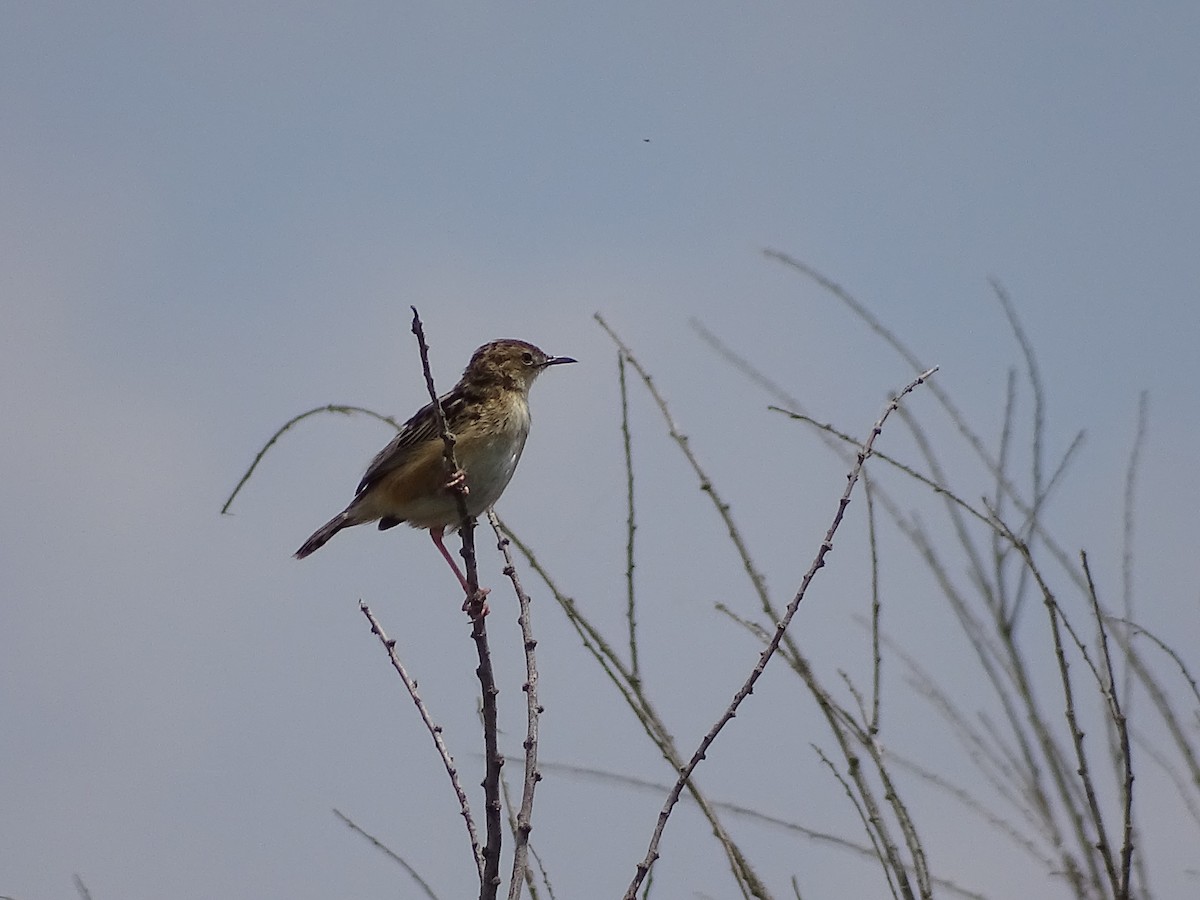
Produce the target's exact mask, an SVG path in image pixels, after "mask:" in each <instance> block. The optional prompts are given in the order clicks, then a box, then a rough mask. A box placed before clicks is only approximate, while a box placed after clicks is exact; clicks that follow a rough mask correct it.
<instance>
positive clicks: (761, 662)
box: [602, 323, 937, 900]
mask: <svg viewBox="0 0 1200 900" xmlns="http://www.w3.org/2000/svg"><path fill="white" fill-rule="evenodd" d="M602 324H603V323H602ZM606 327H607V326H606ZM613 337H614V340H616V336H615V335H614V336H613ZM936 371H937V367H936V366H935V367H934V368H932V369H929V370H927V371H925V372H923V373H922V374H921V375H919V376H917V378H916V379H914V380H913V381H911V382H910V383H909V384H908V385H907V386H906V387H905V388H904V390H902V391H901V392H900V393H899V394H897V395H896V396H895V397H893V398H892V401H891V402H890V403H889V404H888V405H887V408H886V409H885V410H884V412H883V415H881V416H880V417H879V420H878V421H877V422H876V423H875V425H874V427H873V428H872V429H871V434H870V435H869V436H868V437H867V439H866V441H865V442H864V443H863V445H862V447H861V449H860V450H859V452H858V459H857V461H856V462H855V464H854V467H853V468H852V469H851V470H850V473H849V475H847V478H846V482H847V483H846V488H845V491H844V492H843V493H842V497H841V500H840V501H839V502H838V508H837V512H836V513H835V514H834V517H833V522H832V523H831V524H830V526H829V530H828V531H827V532H826V533H825V539H824V540H823V541H822V542H821V546H820V548H819V549H818V551H817V555H816V557H815V558H814V559H813V562H812V565H811V566H809V569H808V571H807V572H805V573H804V577H803V579H801V582H800V588H799V589H798V590H797V591H796V595H795V596H794V597H793V598H792V602H791V603H789V604H788V607H787V611H786V612H785V613H784V616H783V618H782V619H781V620H780V622H779V623H778V625H777V626H776V628H775V633H774V634H773V635H772V637H771V640H770V642H769V643H768V644H767V646H766V648H765V649H764V650H763V651H762V652H761V653H760V654H759V658H758V662H757V663H755V666H754V668H753V669H752V670H751V672H750V675H749V677H748V678H747V679H746V681H745V682H744V683H743V684H742V686H741V687H740V688H739V689H738V691H737V693H736V694H734V696H733V701H732V702H731V703H730V704H729V706H728V707H727V708H726V709H725V711H724V712H723V713H722V714H721V716H720V718H718V719H717V721H716V723H715V724H714V725H713V727H712V728H711V729H710V730H709V732H708V734H706V735H705V736H704V738H703V739H702V740H701V741H700V746H699V747H697V748H696V752H695V753H693V754H692V758H691V759H690V760H688V762H687V764H686V765H685V766H684V767H683V769H682V770H681V771H680V774H679V778H678V779H677V780H676V782H675V785H674V787H673V788H672V789H671V793H670V794H669V795H668V796H667V800H666V803H665V804H664V805H663V808H662V811H661V812H660V813H659V815H658V824H657V825H656V826H655V829H654V833H653V835H652V837H651V839H650V846H649V848H648V849H647V851H646V856H645V858H644V859H643V860H642V861H641V862H639V863H638V865H637V872H636V873H635V875H634V877H633V880H632V881H631V882H630V884H629V887H628V888H627V889H626V891H625V900H635V898H636V897H637V891H638V888H639V887H640V886H641V883H642V881H643V880H644V879H645V877H646V874H647V873H648V872H649V871H650V868H651V866H653V865H654V862H655V860H657V859H658V856H659V853H658V845H659V842H660V841H661V839H662V835H663V831H664V829H665V828H666V825H667V820H668V819H669V818H670V816H671V811H672V809H673V808H674V807H675V804H676V803H677V802H678V800H679V795H680V794H681V793H682V791H683V788H684V786H685V785H686V784H687V782H688V781H689V779H690V778H691V776H692V772H693V771H695V769H696V766H697V765H699V764H700V761H701V760H702V759H704V756H705V753H706V752H707V751H708V748H709V747H710V746H712V743H713V741H714V740H716V738H717V735H718V734H720V732H721V730H722V729H723V728H724V727H725V725H726V724H727V723H728V722H729V721H730V720H731V719H732V718H733V717H734V716H735V715H736V714H737V710H738V707H739V706H741V704H742V701H743V700H745V699H746V697H748V696H749V695H750V693H751V692H752V691H753V690H754V685H755V683H756V682H757V681H758V679H759V677H760V676H761V675H762V673H763V672H764V671H765V670H766V666H767V663H768V662H769V661H770V659H771V657H772V656H774V654H775V651H776V649H777V648H778V647H779V643H780V641H782V640H783V635H784V632H785V631H787V627H788V625H789V624H791V621H792V617H793V616H794V615H795V614H796V611H797V610H798V609H799V608H800V603H801V601H802V600H803V599H804V596H805V594H806V593H807V592H808V586H809V584H811V583H812V580H813V578H814V577H815V576H816V574H817V572H818V571H819V570H820V569H821V567H822V566H824V565H825V556H826V555H827V554H828V553H829V551H830V550H832V549H833V537H834V535H835V534H836V532H837V529H838V527H839V526H840V525H841V522H842V518H843V516H844V515H845V512H846V507H847V506H848V505H849V504H850V495H851V493H852V492H853V490H854V485H855V484H856V483H857V482H858V478H859V476H860V474H861V473H862V467H863V465H864V463H866V461H867V458H868V457H869V456H870V455H871V448H872V447H873V446H874V444H875V439H876V438H877V437H878V436H879V434H880V433H881V432H882V431H883V424H884V422H885V421H886V420H887V418H888V416H889V415H891V413H892V412H893V411H894V410H896V409H898V408H899V406H900V400H901V398H902V397H904V396H906V395H907V394H908V393H909V392H910V391H913V390H915V389H916V388H917V386H918V385H920V384H923V383H924V382H925V380H926V379H928V378H929V377H930V376H932V375H933V373H934V372H936Z"/></svg>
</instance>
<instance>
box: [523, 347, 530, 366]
mask: <svg viewBox="0 0 1200 900" xmlns="http://www.w3.org/2000/svg"><path fill="white" fill-rule="evenodd" d="M521 362H523V363H525V365H527V366H532V365H533V354H532V353H530V352H529V351H528V350H526V351H525V352H524V353H522V354H521Z"/></svg>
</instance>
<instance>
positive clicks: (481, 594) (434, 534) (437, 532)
mask: <svg viewBox="0 0 1200 900" xmlns="http://www.w3.org/2000/svg"><path fill="white" fill-rule="evenodd" d="M445 534H446V529H445V528H442V527H441V526H438V527H437V528H430V529H429V536H430V537H431V538H433V544H434V546H435V547H437V548H438V552H439V553H441V554H442V559H444V560H446V562H447V563H449V565H450V568H451V569H452V570H453V571H454V576H455V577H456V578H457V579H458V583H459V584H461V585H462V589H463V593H464V594H466V595H467V599H466V600H465V601H463V611H464V612H467V611H469V608H470V606H471V605H472V603H474V602H479V603H482V604H483V615H485V616H486V615H487V614H488V607H487V603H486V602H485V601H484V598H485V597H486V596H487V595H488V594H489V593H491V592H490V591H489V590H488V589H487V588H478V589H477V591H478V593H476V594H474V595H473V594H472V593H471V586H470V585H469V584H467V579H466V578H465V577H464V576H463V573H462V570H461V569H460V568H459V567H458V563H456V562H455V561H454V557H453V556H451V555H450V551H449V550H447V549H446V543H445V541H444V540H442V538H443V537H444V536H445Z"/></svg>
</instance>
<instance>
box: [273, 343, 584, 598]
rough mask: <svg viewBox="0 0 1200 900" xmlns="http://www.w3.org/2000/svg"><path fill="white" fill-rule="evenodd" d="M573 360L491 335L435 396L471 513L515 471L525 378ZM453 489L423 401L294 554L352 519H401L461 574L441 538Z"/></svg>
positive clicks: (525, 425) (454, 513) (524, 418)
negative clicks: (344, 501)
mask: <svg viewBox="0 0 1200 900" xmlns="http://www.w3.org/2000/svg"><path fill="white" fill-rule="evenodd" d="M573 362H575V360H573V359H571V358H569V357H565V356H558V357H553V356H548V355H547V354H546V353H544V352H543V351H541V350H539V349H538V348H537V347H535V346H534V345H533V344H529V343H526V342H525V341H517V340H499V341H492V342H491V343H488V344H484V345H483V346H482V347H480V348H479V349H478V350H476V351H475V353H474V354H473V355H472V357H471V361H470V363H469V364H468V365H467V368H466V370H465V371H464V372H463V376H462V378H461V379H460V380H459V382H458V384H456V385H455V386H454V388H453V389H452V390H450V391H449V392H448V393H446V394H444V395H443V396H442V397H441V398H440V400H441V404H442V409H443V411H444V414H445V416H446V422H447V425H448V426H449V429H450V431H451V432H453V434H454V435H455V437H456V443H455V454H456V456H457V458H458V464H459V467H460V468H461V470H462V472H463V473H464V474H465V478H466V485H467V489H468V492H467V496H466V503H467V512H468V514H469V515H470V516H471V517H472V518H474V517H475V516H478V515H480V514H481V513H483V512H484V511H486V510H487V509H489V508H490V507H491V506H492V505H493V504H494V503H495V502H496V501H497V500H499V499H500V495H501V494H503V493H504V489H505V488H506V487H508V483H509V481H510V480H511V479H512V476H513V472H515V471H516V468H517V462H518V461H519V460H520V458H521V451H522V450H524V449H525V439H526V438H527V437H528V436H529V423H530V418H529V388H530V386H531V385H532V384H533V382H534V381H535V380H536V379H537V376H538V375H540V374H541V373H542V372H543V371H544V370H545V369H546V368H547V367H549V366H553V365H559V364H562V363H573ZM455 493H456V492H455V490H454V489H453V488H451V487H449V486H448V479H447V475H446V467H445V460H444V457H443V443H442V438H441V433H440V432H439V430H438V421H437V415H436V413H435V412H434V408H433V404H432V403H428V404H426V405H425V406H423V407H422V408H421V409H420V410H418V412H417V413H416V415H414V416H413V417H412V418H411V419H409V420H408V421H407V422H405V423H404V426H403V427H402V428H401V429H400V433H399V434H397V435H396V437H395V438H393V439H392V441H391V443H389V444H388V445H387V446H386V447H384V448H383V450H381V451H380V452H379V453H378V454H377V455H376V457H375V459H373V460H372V461H371V464H370V465H369V466H368V467H367V471H366V473H365V474H364V475H363V477H362V481H360V482H359V485H358V490H357V491H355V496H354V499H353V500H351V501H350V505H349V506H347V507H346V508H345V509H344V510H342V511H341V512H340V513H338V514H337V515H336V516H334V517H333V518H332V519H330V520H329V521H328V522H326V523H325V524H324V525H322V526H321V527H320V528H319V529H317V531H316V532H314V533H313V535H312V537H310V538H309V539H308V540H307V541H305V542H304V545H303V546H302V547H301V548H300V549H299V550H297V551H296V558H297V559H303V558H304V557H306V556H308V555H309V554H311V553H313V552H314V551H316V550H318V549H320V548H321V547H322V546H323V545H324V544H325V542H326V541H328V540H329V539H330V538H331V537H333V536H334V535H335V534H337V533H338V532H339V531H341V530H342V529H343V528H349V527H350V526H352V525H361V524H363V523H364V522H374V521H378V522H379V528H380V529H381V530H382V529H387V528H392V527H394V526H396V525H399V524H401V523H404V522H407V523H408V524H409V525H411V526H412V527H414V528H428V529H429V531H430V535H431V536H432V537H433V541H434V543H435V544H436V545H437V546H438V549H439V550H440V551H441V553H442V555H443V556H444V557H445V558H446V560H447V562H449V563H450V565H451V567H452V568H454V570H455V574H456V575H458V577H459V580H460V581H463V577H462V574H461V572H459V571H458V566H457V565H456V564H455V562H454V560H453V559H452V558H451V557H450V555H449V553H447V552H446V548H445V545H444V544H443V543H442V535H443V533H444V532H445V530H446V529H447V528H454V527H457V525H458V524H459V522H460V519H459V511H458V502H457V500H456V499H455Z"/></svg>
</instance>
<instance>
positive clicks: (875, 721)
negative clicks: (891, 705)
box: [863, 472, 883, 740]
mask: <svg viewBox="0 0 1200 900" xmlns="http://www.w3.org/2000/svg"><path fill="white" fill-rule="evenodd" d="M863 492H864V493H865V494H866V497H867V540H868V541H869V542H870V548H871V720H870V721H869V722H867V723H866V725H867V728H868V729H869V731H870V734H871V738H872V740H873V739H874V737H875V735H877V734H878V733H879V704H880V694H881V692H882V688H881V684H880V683H881V681H882V678H883V655H882V653H881V652H880V649H879V619H880V616H881V615H882V613H883V607H882V604H881V603H880V601H879V540H878V538H879V535H878V533H877V531H876V528H875V490H874V487H873V486H872V484H871V479H870V478H869V477H868V476H867V473H866V472H863Z"/></svg>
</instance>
